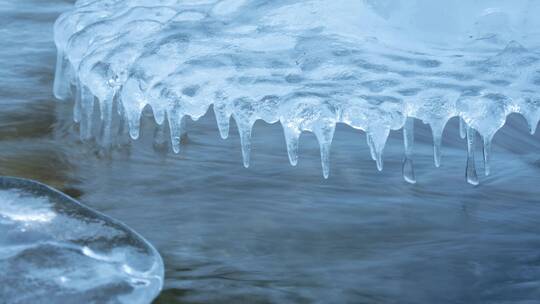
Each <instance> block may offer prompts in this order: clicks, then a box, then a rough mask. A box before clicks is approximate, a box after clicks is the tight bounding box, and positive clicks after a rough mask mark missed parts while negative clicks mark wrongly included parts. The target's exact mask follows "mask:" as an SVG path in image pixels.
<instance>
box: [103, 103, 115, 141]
mask: <svg viewBox="0 0 540 304" xmlns="http://www.w3.org/2000/svg"><path fill="white" fill-rule="evenodd" d="M101 104H103V105H102V107H101V117H102V119H103V137H102V145H103V147H104V148H105V149H108V148H110V145H111V127H112V114H113V98H112V96H109V97H107V99H105V100H104V101H101Z"/></svg>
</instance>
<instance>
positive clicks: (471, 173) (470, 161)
mask: <svg viewBox="0 0 540 304" xmlns="http://www.w3.org/2000/svg"><path fill="white" fill-rule="evenodd" d="M475 135H476V130H474V129H473V128H471V127H470V126H467V169H466V171H465V177H466V178H467V182H468V183H469V184H471V185H474V186H476V185H478V184H479V181H478V175H477V174H476V167H475V163H474V137H475Z"/></svg>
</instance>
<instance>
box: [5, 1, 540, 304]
mask: <svg viewBox="0 0 540 304" xmlns="http://www.w3.org/2000/svg"><path fill="white" fill-rule="evenodd" d="M69 5H71V2H70V1H60V0H48V1H42V0H17V1H15V0H0V83H1V85H0V107H1V110H0V174H2V175H12V176H19V177H25V178H33V179H36V180H39V181H42V182H44V183H47V184H50V185H52V186H54V187H57V188H59V189H60V190H63V191H65V192H66V193H68V194H69V195H71V196H74V197H76V198H77V199H79V200H80V201H81V202H83V203H85V204H87V205H89V206H91V207H93V208H95V209H97V210H99V211H101V212H103V213H105V214H107V215H109V216H112V217H114V218H116V219H119V220H121V221H123V222H125V223H126V224H127V225H129V226H130V227H132V228H133V229H134V230H136V231H137V232H139V233H140V234H142V235H143V236H144V237H145V238H146V239H147V240H149V241H150V242H151V243H152V244H153V245H154V246H155V247H156V248H157V249H158V250H159V251H160V253H161V255H162V256H163V259H164V263H165V269H166V274H165V276H166V279H165V287H164V290H163V292H162V294H161V295H160V297H159V298H158V299H156V303H239V302H246V303H289V302H291V303H314V302H315V303H317V302H318V303H344V302H348V303H538V301H540V236H539V232H540V226H539V225H540V198H539V197H540V196H539V194H540V187H538V185H539V182H540V154H539V153H538V151H540V134H536V135H534V136H531V135H529V133H528V127H527V124H526V122H525V120H524V119H523V118H522V117H520V116H517V115H511V116H510V117H509V119H508V120H507V124H506V126H505V127H503V128H502V129H501V130H500V131H499V132H498V133H497V135H496V136H495V138H494V142H493V145H494V146H493V159H492V165H491V167H492V168H491V169H492V174H491V175H490V176H489V177H483V176H481V177H480V180H481V184H480V185H479V186H478V187H473V186H470V185H469V184H467V183H466V181H465V180H464V172H465V155H466V143H465V141H464V140H463V139H461V138H460V136H459V130H458V129H459V128H458V121H457V119H453V120H452V121H451V122H450V123H449V124H448V125H447V127H446V130H445V133H444V140H443V159H442V165H441V168H438V169H437V168H434V166H433V157H432V142H431V135H430V134H431V132H430V130H429V127H426V126H424V125H422V123H420V122H418V121H417V122H416V133H415V135H416V139H417V145H416V146H415V155H414V161H415V168H416V177H417V180H418V183H417V184H416V185H410V184H407V183H405V182H404V181H403V180H402V177H401V162H402V157H403V156H402V155H403V144H402V134H401V131H399V132H393V133H392V134H391V136H390V139H389V142H388V144H387V147H386V150H385V168H384V171H382V172H378V171H377V169H376V165H375V163H374V162H373V161H372V160H371V157H370V153H369V147H368V146H367V145H366V138H365V134H364V133H362V132H360V131H357V130H354V129H352V128H349V127H345V126H338V128H337V130H336V137H335V139H334V144H333V146H332V155H331V166H332V171H331V174H330V178H329V179H328V180H325V179H323V177H322V176H321V170H320V160H319V150H318V144H317V141H316V139H315V136H314V135H312V134H304V135H302V140H301V143H300V153H299V154H300V160H299V163H298V166H297V167H291V166H290V165H289V164H288V159H287V153H286V147H285V143H284V140H283V136H282V130H281V127H280V126H279V125H277V124H274V125H268V124H265V123H262V122H257V123H256V125H255V128H254V133H253V136H254V138H253V151H252V159H251V167H250V168H249V169H245V168H244V167H243V166H242V157H241V151H240V148H239V138H238V136H237V135H236V134H237V132H236V129H235V128H234V124H233V125H232V127H233V128H232V130H231V136H230V138H229V139H228V140H222V139H220V137H219V132H218V130H217V127H216V124H215V119H214V117H213V114H212V112H211V111H210V112H209V113H208V114H207V115H206V116H204V117H203V118H201V119H200V120H199V121H197V122H193V121H188V122H187V125H188V130H189V132H188V136H187V137H186V138H184V146H183V150H182V151H181V153H180V154H178V155H175V154H173V153H170V152H169V150H170V148H169V147H167V145H166V144H163V143H161V142H159V141H156V140H155V139H154V138H155V136H154V135H155V134H154V133H155V132H156V130H155V126H154V124H153V122H152V121H151V118H150V117H148V116H147V117H144V119H143V123H142V133H141V138H140V139H139V140H137V141H129V140H127V139H126V140H125V143H124V144H122V145H121V146H120V147H117V148H116V149H114V151H113V152H112V153H111V154H107V153H103V152H102V151H100V148H99V147H98V145H96V144H94V143H92V142H84V143H83V142H81V141H80V140H79V139H78V133H79V131H78V126H77V125H75V124H74V123H72V108H73V105H72V102H58V101H55V100H54V98H53V97H52V92H51V91H52V81H53V74H54V70H53V69H54V65H55V48H54V44H53V43H52V24H53V22H54V20H55V18H56V17H57V16H58V14H59V13H60V12H62V11H63V10H65V9H67V8H68V7H69ZM477 152H478V156H480V147H478V150H477ZM478 158H480V157H478ZM477 165H478V166H479V168H480V169H481V164H480V163H478V164H477ZM480 172H482V170H479V173H480ZM2 275H9V274H2Z"/></svg>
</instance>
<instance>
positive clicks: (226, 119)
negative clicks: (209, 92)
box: [214, 104, 231, 139]
mask: <svg viewBox="0 0 540 304" xmlns="http://www.w3.org/2000/svg"><path fill="white" fill-rule="evenodd" d="M214 115H215V116H216V122H217V126H218V129H219V135H220V136H221V138H222V139H227V137H229V124H230V120H231V117H230V115H228V114H227V113H226V112H225V109H223V107H220V106H216V105H215V104H214Z"/></svg>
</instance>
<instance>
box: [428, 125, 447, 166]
mask: <svg viewBox="0 0 540 304" xmlns="http://www.w3.org/2000/svg"><path fill="white" fill-rule="evenodd" d="M443 129H444V125H443V127H441V126H439V125H434V124H432V125H431V134H432V136H433V163H434V164H435V167H437V168H439V167H440V166H441V145H442V133H443Z"/></svg>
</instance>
